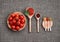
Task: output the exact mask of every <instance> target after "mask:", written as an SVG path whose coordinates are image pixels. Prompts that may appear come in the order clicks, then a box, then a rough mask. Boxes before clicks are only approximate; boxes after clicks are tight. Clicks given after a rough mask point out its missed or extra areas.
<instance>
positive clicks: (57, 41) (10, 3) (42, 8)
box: [0, 0, 60, 42]
mask: <svg viewBox="0 0 60 42" xmlns="http://www.w3.org/2000/svg"><path fill="white" fill-rule="evenodd" d="M26 7H33V8H34V9H35V14H36V13H37V12H39V13H40V14H41V18H40V32H39V33H37V32H36V19H35V17H33V18H32V33H29V32H28V19H27V24H26V27H25V29H24V30H22V31H20V32H13V31H11V30H10V29H8V26H7V24H6V20H7V17H8V15H9V13H11V12H15V11H21V12H23V10H24V9H25V8H26ZM59 11H60V0H0V42H60V12H59ZM43 16H49V17H52V18H53V21H54V25H53V27H52V31H51V32H45V31H44V29H43V28H42V26H41V23H42V17H43Z"/></svg>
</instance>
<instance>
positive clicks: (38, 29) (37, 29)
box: [37, 20, 39, 32]
mask: <svg viewBox="0 0 60 42" xmlns="http://www.w3.org/2000/svg"><path fill="white" fill-rule="evenodd" d="M37 32H39V20H37Z"/></svg>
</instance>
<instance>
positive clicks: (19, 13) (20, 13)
mask: <svg viewBox="0 0 60 42" xmlns="http://www.w3.org/2000/svg"><path fill="white" fill-rule="evenodd" d="M12 14H18V15H23V16H24V14H23V13H22V12H13V13H11V14H10V15H9V16H8V18H7V25H8V27H9V29H11V30H12V27H11V26H10V24H9V21H8V19H9V17H10V16H11V15H12ZM24 20H25V23H24V26H23V27H22V28H20V29H19V30H13V31H21V30H23V29H24V27H25V25H26V17H25V16H24Z"/></svg>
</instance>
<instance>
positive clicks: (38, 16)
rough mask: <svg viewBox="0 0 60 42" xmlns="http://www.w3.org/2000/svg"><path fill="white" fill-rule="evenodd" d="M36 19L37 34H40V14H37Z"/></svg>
mask: <svg viewBox="0 0 60 42" xmlns="http://www.w3.org/2000/svg"><path fill="white" fill-rule="evenodd" d="M35 17H36V19H37V32H39V19H40V14H39V13H37V14H36V15H35Z"/></svg>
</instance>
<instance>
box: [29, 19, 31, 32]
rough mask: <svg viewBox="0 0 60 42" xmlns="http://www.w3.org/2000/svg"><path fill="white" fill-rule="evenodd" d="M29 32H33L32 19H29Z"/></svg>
mask: <svg viewBox="0 0 60 42" xmlns="http://www.w3.org/2000/svg"><path fill="white" fill-rule="evenodd" d="M29 32H31V18H29Z"/></svg>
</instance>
